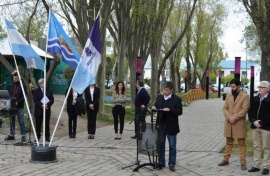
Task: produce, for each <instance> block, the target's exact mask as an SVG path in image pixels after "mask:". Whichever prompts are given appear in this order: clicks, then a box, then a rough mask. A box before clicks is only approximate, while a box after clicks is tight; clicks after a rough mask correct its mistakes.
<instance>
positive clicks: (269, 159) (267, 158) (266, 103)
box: [248, 81, 270, 175]
mask: <svg viewBox="0 0 270 176" xmlns="http://www.w3.org/2000/svg"><path fill="white" fill-rule="evenodd" d="M258 88H259V91H258V95H257V96H255V97H254V98H253V99H252V101H251V106H250V108H249V111H248V117H249V121H250V123H251V126H250V128H251V129H252V138H253V149H254V154H253V162H254V165H253V166H252V168H251V169H249V170H248V172H257V171H260V164H261V161H260V160H261V154H262V149H263V151H264V152H263V170H262V175H268V174H269V168H270V110H269V108H270V94H269V91H270V83H269V82H268V81H261V82H260V85H259V86H258Z"/></svg>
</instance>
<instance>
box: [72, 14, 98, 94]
mask: <svg viewBox="0 0 270 176" xmlns="http://www.w3.org/2000/svg"><path fill="white" fill-rule="evenodd" d="M100 63H101V45H100V29H99V17H97V18H96V20H95V22H94V25H93V27H92V29H91V32H90V35H89V37H88V39H87V42H86V44H85V47H84V50H83V53H82V57H81V60H80V62H79V65H78V67H77V69H76V71H75V73H74V76H73V80H72V83H71V87H72V88H73V89H75V90H76V91H77V92H78V93H79V94H82V93H83V91H84V90H85V88H86V87H87V86H88V85H89V84H95V83H96V82H95V77H96V74H97V71H98V67H99V64H100Z"/></svg>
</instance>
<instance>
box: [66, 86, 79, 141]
mask: <svg viewBox="0 0 270 176" xmlns="http://www.w3.org/2000/svg"><path fill="white" fill-rule="evenodd" d="M68 89H69V88H67V90H66V93H65V95H66V96H68V97H67V113H68V134H69V138H76V129H77V115H78V112H77V103H78V102H77V98H79V97H82V95H81V94H78V92H77V91H76V90H74V89H73V88H71V89H70V92H69V94H68V95H67V92H68Z"/></svg>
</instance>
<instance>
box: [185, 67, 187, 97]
mask: <svg viewBox="0 0 270 176" xmlns="http://www.w3.org/2000/svg"><path fill="white" fill-rule="evenodd" d="M187 77H188V71H185V93H187Z"/></svg>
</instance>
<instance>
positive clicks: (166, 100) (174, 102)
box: [152, 81, 183, 172]
mask: <svg viewBox="0 0 270 176" xmlns="http://www.w3.org/2000/svg"><path fill="white" fill-rule="evenodd" d="M172 90H173V84H172V82H169V81H168V82H165V83H164V85H163V94H161V95H158V97H157V100H156V103H155V105H154V106H153V107H152V110H154V111H156V110H158V114H157V126H158V127H159V130H158V133H159V139H158V148H159V150H158V152H159V155H158V156H159V162H158V168H157V169H159V170H161V169H163V167H165V143H166V136H167V139H168V142H169V162H168V165H169V169H170V171H172V172H174V171H175V164H176V142H177V141H176V136H177V134H178V133H179V132H180V128H179V122H178V116H180V115H182V113H183V107H182V100H181V98H180V97H178V96H177V95H175V94H173V93H172Z"/></svg>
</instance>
